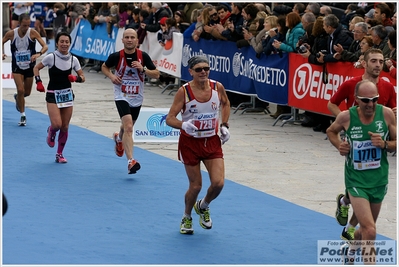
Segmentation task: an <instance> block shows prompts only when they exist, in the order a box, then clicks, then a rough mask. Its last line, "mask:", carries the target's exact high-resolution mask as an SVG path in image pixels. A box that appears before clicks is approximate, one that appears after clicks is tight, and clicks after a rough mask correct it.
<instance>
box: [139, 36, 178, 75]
mask: <svg viewBox="0 0 399 267" xmlns="http://www.w3.org/2000/svg"><path fill="white" fill-rule="evenodd" d="M157 34H158V33H154V32H147V37H146V38H145V39H144V41H143V43H142V44H141V45H140V49H141V50H143V51H145V52H147V54H148V55H150V57H151V59H152V61H153V62H154V64H155V66H156V67H157V68H158V70H159V71H161V72H164V73H167V74H170V75H172V76H174V77H178V78H180V77H181V60H182V51H183V34H181V33H173V38H172V40H168V41H166V43H165V46H164V47H162V46H161V45H160V44H159V43H158V39H157ZM147 49H148V50H147Z"/></svg>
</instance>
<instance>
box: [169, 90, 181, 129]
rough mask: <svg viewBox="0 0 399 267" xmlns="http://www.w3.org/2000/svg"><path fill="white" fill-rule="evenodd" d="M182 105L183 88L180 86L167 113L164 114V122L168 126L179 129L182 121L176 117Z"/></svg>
mask: <svg viewBox="0 0 399 267" xmlns="http://www.w3.org/2000/svg"><path fill="white" fill-rule="evenodd" d="M183 106H184V88H183V87H180V88H179V90H178V91H177V93H176V95H175V98H174V99H173V104H172V106H171V107H170V109H169V113H168V115H167V116H166V124H167V125H169V126H170V127H173V128H176V129H181V127H182V124H183V122H182V121H180V120H178V119H177V115H178V114H179V112H180V111H181V110H182V109H183Z"/></svg>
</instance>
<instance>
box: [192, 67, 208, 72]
mask: <svg viewBox="0 0 399 267" xmlns="http://www.w3.org/2000/svg"><path fill="white" fill-rule="evenodd" d="M202 70H204V71H208V70H209V67H202V68H195V69H194V71H195V72H201V71H202Z"/></svg>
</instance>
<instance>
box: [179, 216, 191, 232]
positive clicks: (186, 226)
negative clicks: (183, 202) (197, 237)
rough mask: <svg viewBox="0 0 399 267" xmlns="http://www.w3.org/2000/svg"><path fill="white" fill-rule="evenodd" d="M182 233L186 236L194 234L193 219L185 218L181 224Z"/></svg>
mask: <svg viewBox="0 0 399 267" xmlns="http://www.w3.org/2000/svg"><path fill="white" fill-rule="evenodd" d="M180 233H181V234H185V235H192V234H194V229H193V219H192V218H188V217H183V218H182V219H181V224H180Z"/></svg>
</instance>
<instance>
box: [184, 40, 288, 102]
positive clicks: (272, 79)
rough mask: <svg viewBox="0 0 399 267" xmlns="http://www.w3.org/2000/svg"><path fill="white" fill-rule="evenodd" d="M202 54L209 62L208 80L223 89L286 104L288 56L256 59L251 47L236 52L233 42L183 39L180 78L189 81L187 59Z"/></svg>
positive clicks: (264, 56)
mask: <svg viewBox="0 0 399 267" xmlns="http://www.w3.org/2000/svg"><path fill="white" fill-rule="evenodd" d="M196 55H203V56H206V57H207V58H208V59H209V63H210V68H211V70H210V74H209V77H210V78H211V79H214V80H217V81H219V82H221V83H222V84H223V85H224V87H225V88H226V90H229V91H232V92H236V93H241V94H247V95H257V96H258V98H260V99H262V100H264V101H268V102H273V103H277V104H287V102H288V57H287V55H286V54H281V55H271V56H266V55H262V56H261V57H260V58H258V57H256V53H255V51H254V49H253V48H252V47H243V48H241V49H237V45H236V43H235V42H228V41H209V40H202V39H200V40H199V41H198V42H195V41H194V40H192V38H184V45H183V59H182V79H183V80H191V76H190V74H189V72H188V60H189V59H190V58H191V57H192V56H196Z"/></svg>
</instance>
